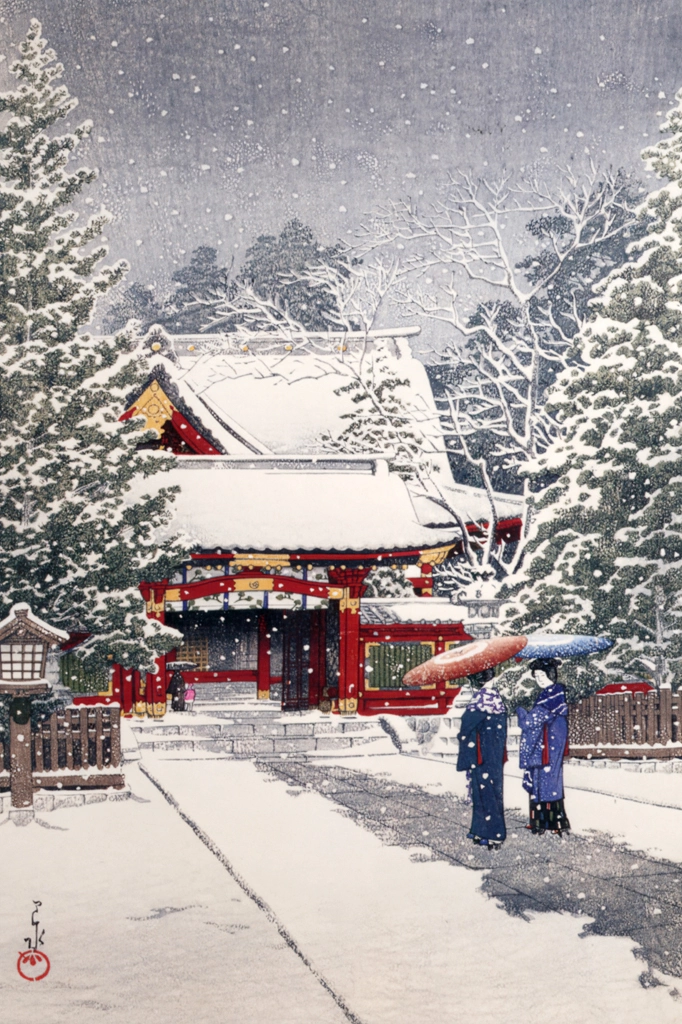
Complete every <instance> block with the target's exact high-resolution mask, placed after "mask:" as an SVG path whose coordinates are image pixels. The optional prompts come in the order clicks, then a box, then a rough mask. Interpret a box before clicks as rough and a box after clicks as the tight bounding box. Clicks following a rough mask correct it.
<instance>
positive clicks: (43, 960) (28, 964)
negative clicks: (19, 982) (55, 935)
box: [17, 900, 50, 981]
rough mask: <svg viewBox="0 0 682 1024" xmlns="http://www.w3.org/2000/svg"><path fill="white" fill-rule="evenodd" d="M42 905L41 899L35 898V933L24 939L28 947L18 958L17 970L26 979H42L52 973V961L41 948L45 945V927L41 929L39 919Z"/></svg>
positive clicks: (33, 923)
mask: <svg viewBox="0 0 682 1024" xmlns="http://www.w3.org/2000/svg"><path fill="white" fill-rule="evenodd" d="M42 905H43V904H42V901H41V900H33V913H32V914H31V926H32V928H33V935H29V936H28V937H27V938H25V939H24V942H25V943H26V949H22V950H20V952H19V959H18V960H17V970H18V972H19V974H20V975H21V977H22V978H24V979H25V980H26V981H42V979H43V978H46V977H47V975H48V974H49V973H50V961H49V959H48V956H47V953H43V951H42V950H41V949H40V948H39V947H40V946H44V945H45V943H44V942H43V936H44V935H45V929H44V928H43V929H41V927H40V921H39V919H38V914H39V910H38V908H39V907H42Z"/></svg>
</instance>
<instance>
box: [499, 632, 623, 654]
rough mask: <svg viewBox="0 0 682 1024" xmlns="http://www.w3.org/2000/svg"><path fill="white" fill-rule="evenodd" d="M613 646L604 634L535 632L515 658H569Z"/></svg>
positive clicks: (611, 641)
mask: <svg viewBox="0 0 682 1024" xmlns="http://www.w3.org/2000/svg"><path fill="white" fill-rule="evenodd" d="M609 647H613V640H608V639H607V638H606V637H605V636H576V635H575V634H572V633H535V634H534V635H533V636H529V637H528V643H527V644H526V646H525V647H524V648H523V649H522V650H520V651H519V653H518V654H517V655H516V658H517V659H518V658H523V659H524V661H525V660H533V659H534V658H570V657H577V656H579V655H582V654H594V653H595V652H596V651H606V650H608V648H609Z"/></svg>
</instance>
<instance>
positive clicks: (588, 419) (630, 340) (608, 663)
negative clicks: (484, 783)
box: [509, 93, 682, 693]
mask: <svg viewBox="0 0 682 1024" xmlns="http://www.w3.org/2000/svg"><path fill="white" fill-rule="evenodd" d="M678 101H679V103H678V106H677V107H676V108H675V109H674V110H672V111H671V113H670V114H669V116H668V118H667V120H666V122H665V124H664V125H663V126H662V131H663V132H665V133H668V134H669V137H668V138H666V139H664V140H663V141H661V142H659V143H658V144H657V145H655V146H653V147H652V148H651V149H648V150H645V151H644V153H643V158H644V159H645V160H646V162H647V163H648V165H649V166H650V167H651V168H652V169H653V170H654V171H655V172H656V173H657V174H658V175H659V177H665V178H667V179H668V181H669V183H668V184H667V185H665V186H664V187H663V188H661V189H660V190H659V191H657V192H654V193H652V194H651V195H649V196H648V198H647V199H646V201H645V203H644V204H643V205H642V208H641V210H640V215H639V216H640V224H641V226H642V234H641V237H640V238H639V239H638V240H637V241H635V242H634V243H633V244H632V245H631V247H630V254H629V259H627V260H626V261H625V262H624V263H623V264H622V265H621V266H620V267H619V268H618V269H617V270H614V271H612V272H611V273H610V274H609V276H608V277H607V278H606V279H605V281H604V282H603V283H602V284H600V285H599V286H598V287H597V289H596V291H597V298H596V299H595V300H594V304H593V305H594V312H593V316H592V319H591V322H590V323H589V324H588V326H587V327H586V328H585V329H584V330H583V331H582V332H581V335H580V337H579V339H578V345H577V354H578V355H579V358H580V365H577V366H575V367H573V368H570V369H568V370H566V371H564V372H563V373H562V374H561V376H560V377H559V379H558V383H557V386H556V388H555V389H554V391H553V393H552V394H551V396H550V402H551V406H552V408H553V410H554V411H555V412H556V414H557V416H558V417H559V420H560V424H561V433H560V436H559V437H558V438H557V439H556V440H555V441H554V442H553V444H552V445H551V446H550V447H549V449H548V450H547V452H546V453H545V454H544V455H542V456H541V457H540V458H538V459H537V460H535V462H534V463H533V464H532V465H531V466H530V467H529V470H528V472H529V473H531V474H534V475H535V476H536V477H543V476H544V477H546V476H547V475H548V474H551V476H552V478H553V481H554V482H552V483H550V484H549V486H547V487H546V489H545V490H544V493H543V494H542V496H541V497H539V499H538V500H537V502H536V506H535V510H534V518H535V521H534V525H533V529H532V533H531V538H530V541H529V545H528V549H527V550H528V554H529V557H528V559H527V563H526V566H525V570H524V572H523V576H522V578H521V582H519V583H518V584H517V585H516V586H515V587H513V588H511V589H510V591H509V593H511V594H512V595H513V597H514V601H515V612H514V618H513V619H512V622H511V626H512V627H513V628H514V629H516V630H518V631H529V630H531V629H542V630H546V631H552V632H563V631H566V632H584V633H597V634H600V633H605V634H607V635H609V636H611V637H613V638H615V639H617V641H618V642H617V644H616V646H615V647H614V648H613V650H612V651H610V652H609V653H608V654H607V655H605V656H602V657H600V658H599V659H595V658H594V657H593V658H590V659H589V661H588V662H587V663H586V664H584V665H581V664H578V665H576V666H572V668H571V674H572V676H573V677H575V678H574V679H573V686H574V687H575V691H576V693H578V692H587V691H589V690H591V689H594V688H596V686H597V685H598V684H599V683H602V682H603V681H604V676H605V674H609V673H611V674H614V673H618V674H621V673H622V672H623V671H627V672H630V673H633V674H635V675H638V676H640V677H641V676H642V675H644V676H645V677H649V678H652V679H654V680H655V681H656V682H657V683H658V684H659V685H660V684H663V683H674V684H676V683H679V681H680V680H681V679H682V669H681V659H682V623H681V621H680V616H681V612H682V607H681V605H680V599H679V594H680V590H681V588H682V564H681V563H682V517H681V516H680V507H681V505H682V338H680V334H681V333H682V330H681V329H682V316H681V313H682V305H681V303H680V297H681V294H682V293H681V282H682V277H681V274H680V272H681V270H682V93H680V94H678Z"/></svg>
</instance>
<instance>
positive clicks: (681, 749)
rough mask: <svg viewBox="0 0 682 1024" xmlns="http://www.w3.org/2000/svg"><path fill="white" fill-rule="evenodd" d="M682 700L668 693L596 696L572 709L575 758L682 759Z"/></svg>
mask: <svg viewBox="0 0 682 1024" xmlns="http://www.w3.org/2000/svg"><path fill="white" fill-rule="evenodd" d="M680 698H681V695H680V693H679V691H678V692H675V693H673V692H672V690H671V689H670V688H668V687H661V689H660V690H658V691H657V690H649V691H648V692H637V693H632V692H627V693H595V694H593V695H592V696H591V697H585V698H584V699H583V700H581V701H580V702H579V703H578V704H573V705H571V706H570V707H569V713H568V744H569V750H570V755H571V756H572V757H589V758H645V757H646V758H650V757H656V758H668V757H682V734H681V732H680V703H681V699H680Z"/></svg>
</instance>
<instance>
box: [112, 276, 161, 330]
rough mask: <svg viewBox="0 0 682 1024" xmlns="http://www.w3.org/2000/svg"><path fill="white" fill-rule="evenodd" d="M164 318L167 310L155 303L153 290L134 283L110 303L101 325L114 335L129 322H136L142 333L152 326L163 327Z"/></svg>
mask: <svg viewBox="0 0 682 1024" xmlns="http://www.w3.org/2000/svg"><path fill="white" fill-rule="evenodd" d="M166 318H167V310H166V309H165V308H164V307H163V306H162V305H161V303H159V302H158V301H157V299H156V295H155V294H154V289H153V288H150V287H149V286H148V285H145V284H140V283H139V282H138V281H136V282H134V284H131V285H130V287H129V288H126V289H124V291H123V292H122V293H121V294H120V295H119V296H118V298H117V299H116V300H115V301H114V302H112V304H111V305H110V306H109V308H108V310H107V311H106V313H105V314H104V316H103V317H102V325H103V327H104V330H105V331H107V332H108V333H110V334H115V333H116V332H117V331H122V330H124V329H125V327H126V324H127V323H128V322H129V321H130V320H137V322H138V326H139V330H140V331H141V332H142V333H144V332H145V331H148V330H149V328H150V327H151V326H152V325H153V324H164V326H165V321H166Z"/></svg>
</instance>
